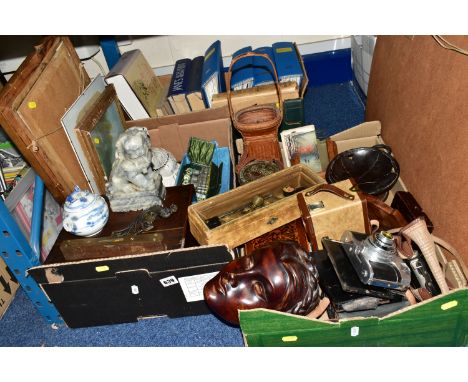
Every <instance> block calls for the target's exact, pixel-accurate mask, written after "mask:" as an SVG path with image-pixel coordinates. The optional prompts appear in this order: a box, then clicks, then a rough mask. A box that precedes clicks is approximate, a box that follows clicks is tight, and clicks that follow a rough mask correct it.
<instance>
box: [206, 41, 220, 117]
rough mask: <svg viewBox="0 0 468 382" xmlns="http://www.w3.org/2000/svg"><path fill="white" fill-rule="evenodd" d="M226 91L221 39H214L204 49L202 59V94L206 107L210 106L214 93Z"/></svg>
mask: <svg viewBox="0 0 468 382" xmlns="http://www.w3.org/2000/svg"><path fill="white" fill-rule="evenodd" d="M225 91H226V82H225V80H224V67H223V56H222V52H221V41H219V40H216V41H215V42H214V43H213V44H211V46H210V47H209V48H208V49H207V50H206V53H205V60H204V61H203V73H202V94H203V98H204V101H205V105H206V106H207V107H209V108H210V107H211V104H212V99H213V95H214V94H218V93H223V92H225Z"/></svg>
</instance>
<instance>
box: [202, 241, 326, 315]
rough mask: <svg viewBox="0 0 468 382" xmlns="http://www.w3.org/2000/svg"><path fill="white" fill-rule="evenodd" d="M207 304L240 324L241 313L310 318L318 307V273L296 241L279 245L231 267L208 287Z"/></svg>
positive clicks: (245, 258) (239, 260) (255, 253)
mask: <svg viewBox="0 0 468 382" xmlns="http://www.w3.org/2000/svg"><path fill="white" fill-rule="evenodd" d="M204 295H205V300H206V302H207V304H208V306H209V307H210V309H211V310H212V311H213V312H214V313H216V314H217V315H218V316H220V317H221V318H223V319H224V320H226V321H229V322H231V323H233V324H238V323H239V318H238V312H237V310H238V309H254V308H268V309H274V310H279V311H283V312H290V313H295V314H307V313H309V312H310V311H311V310H312V309H313V308H315V306H316V305H317V304H318V300H319V288H318V272H317V269H316V268H315V266H314V265H313V263H312V261H311V259H309V257H308V255H307V253H306V252H305V251H304V250H303V249H302V248H301V247H300V246H299V244H297V243H296V242H293V241H277V242H274V243H272V244H270V245H268V246H265V247H262V248H258V249H257V250H255V251H254V252H252V253H251V254H250V255H249V256H244V257H242V258H240V259H236V260H233V261H231V262H230V263H229V264H227V265H226V266H225V267H224V268H223V269H221V271H220V272H219V274H218V275H216V276H215V277H214V278H213V279H211V280H210V281H208V283H206V285H205V288H204Z"/></svg>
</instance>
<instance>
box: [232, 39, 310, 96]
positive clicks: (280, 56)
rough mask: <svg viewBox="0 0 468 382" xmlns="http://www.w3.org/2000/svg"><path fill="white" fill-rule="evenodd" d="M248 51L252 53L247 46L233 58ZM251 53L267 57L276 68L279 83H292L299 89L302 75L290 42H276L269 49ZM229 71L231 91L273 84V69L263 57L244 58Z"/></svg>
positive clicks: (259, 49) (264, 47)
mask: <svg viewBox="0 0 468 382" xmlns="http://www.w3.org/2000/svg"><path fill="white" fill-rule="evenodd" d="M249 51H252V47H250V46H247V47H245V48H242V49H239V50H238V51H237V52H235V53H234V54H233V57H236V56H238V55H240V54H242V53H245V52H249ZM253 51H254V52H256V53H263V54H267V55H268V56H269V58H270V60H271V61H272V62H273V64H274V65H275V67H276V72H277V74H278V79H279V82H283V83H284V82H291V81H293V82H296V83H297V86H298V87H299V88H300V86H301V83H302V80H303V78H304V74H303V72H302V67H301V64H300V61H299V57H298V55H297V52H296V48H295V46H294V44H293V43H292V42H276V43H274V44H273V45H272V46H271V47H270V46H263V47H260V48H256V49H254V50H253ZM231 71H232V78H231V90H241V89H248V88H251V87H254V86H261V85H268V84H272V83H274V82H275V75H274V71H273V68H272V66H271V64H270V62H269V61H267V60H266V59H265V58H263V57H246V58H244V59H242V60H239V61H237V62H236V63H235V65H234V66H233V68H232V70H231Z"/></svg>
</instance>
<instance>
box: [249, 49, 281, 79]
mask: <svg viewBox="0 0 468 382" xmlns="http://www.w3.org/2000/svg"><path fill="white" fill-rule="evenodd" d="M254 52H257V53H263V54H267V55H268V56H269V57H270V59H271V61H272V62H273V64H274V63H275V59H274V57H273V49H272V47H271V46H262V47H260V48H257V49H255V50H254ZM253 66H254V68H253V72H254V86H258V85H268V84H272V83H275V81H276V79H275V72H274V71H273V67H272V66H271V63H270V62H269V61H268V60H267V59H265V58H263V57H253Z"/></svg>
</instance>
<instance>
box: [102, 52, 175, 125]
mask: <svg viewBox="0 0 468 382" xmlns="http://www.w3.org/2000/svg"><path fill="white" fill-rule="evenodd" d="M105 80H106V82H107V83H108V84H114V87H115V90H116V92H117V96H118V98H119V100H120V103H121V104H122V106H123V108H124V109H125V111H126V112H127V114H128V116H129V117H130V118H131V119H142V118H150V117H152V118H155V117H160V116H162V115H165V113H164V111H163V109H162V104H163V103H164V99H165V97H166V93H165V92H164V88H163V86H162V85H161V82H160V81H159V79H158V77H157V76H156V74H155V73H154V71H153V69H152V68H151V66H150V64H149V63H148V61H147V60H146V58H145V56H144V55H143V53H142V52H141V51H140V50H139V49H134V50H131V51H128V52H125V53H124V54H122V56H121V57H120V59H119V61H118V62H117V64H115V66H114V67H113V68H112V70H111V71H110V72H109V74H108V75H107V76H106V78H105Z"/></svg>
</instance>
